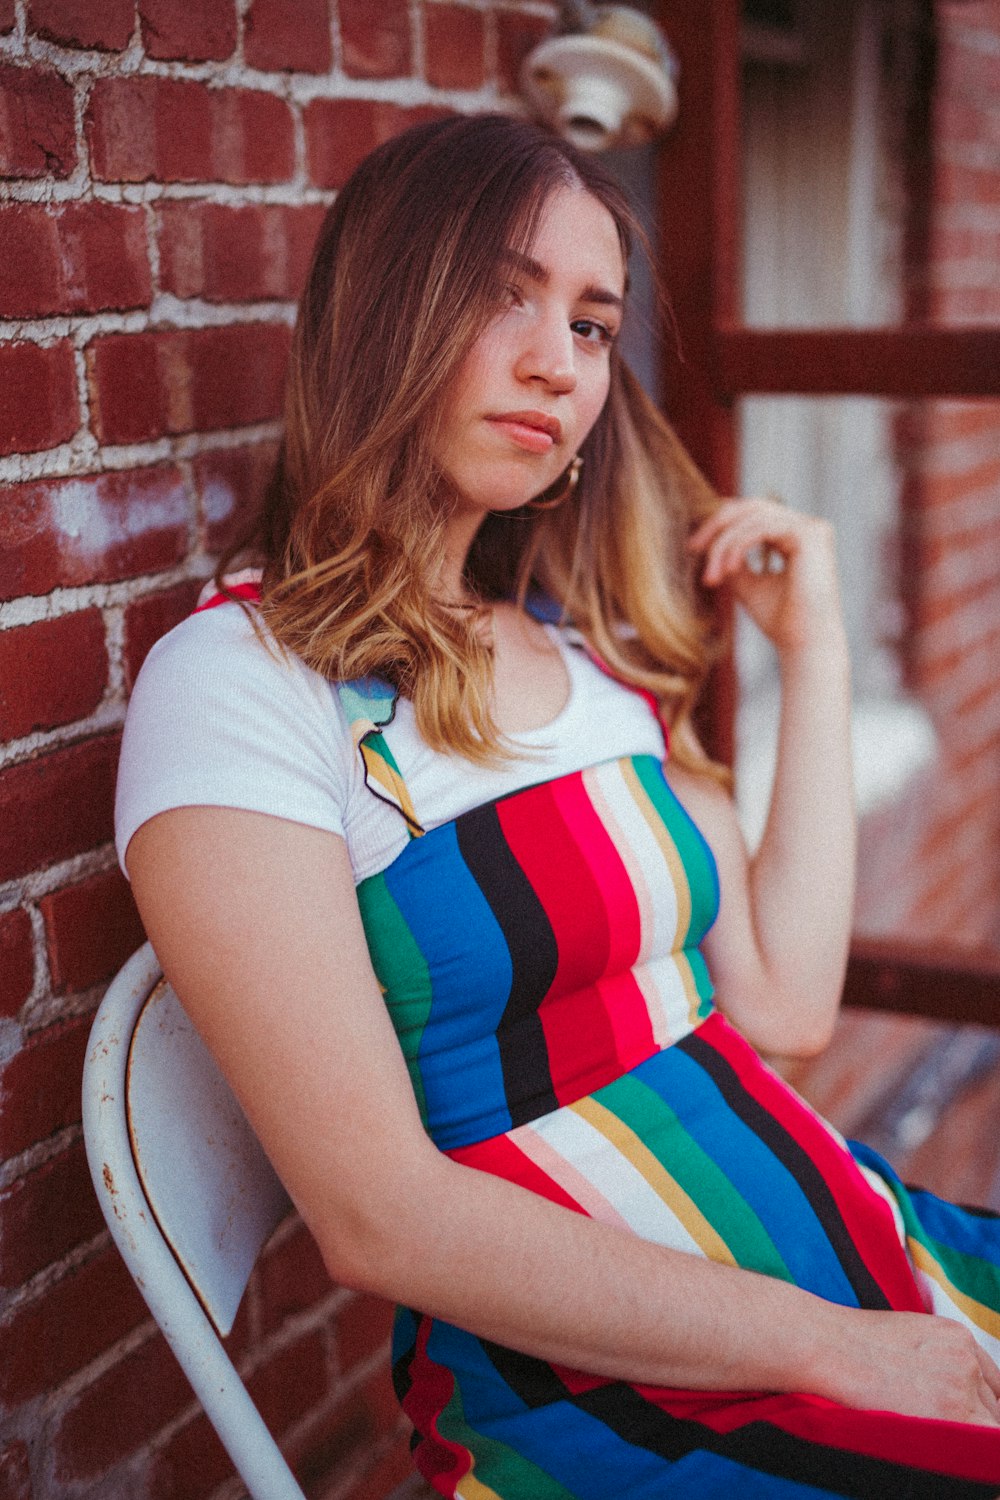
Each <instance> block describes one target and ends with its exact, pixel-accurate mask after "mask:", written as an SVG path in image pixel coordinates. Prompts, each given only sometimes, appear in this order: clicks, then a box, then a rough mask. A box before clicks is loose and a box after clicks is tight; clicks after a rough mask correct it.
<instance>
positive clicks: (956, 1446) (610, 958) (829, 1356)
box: [118, 117, 1000, 1500]
mask: <svg viewBox="0 0 1000 1500" xmlns="http://www.w3.org/2000/svg"><path fill="white" fill-rule="evenodd" d="M630 230H631V220H630V217H629V214H628V210H627V208H626V206H625V205H624V203H623V202H622V200H621V198H620V196H619V194H618V192H617V190H616V189H615V188H614V186H613V184H612V183H611V181H610V179H608V178H607V177H606V175H605V173H604V172H603V170H602V169H600V168H599V167H598V166H597V165H596V164H595V163H594V162H593V161H592V160H590V159H589V158H586V157H581V156H579V155H577V154H576V153H575V152H574V151H572V150H571V149H570V148H568V147H566V146H565V145H563V144H562V143H561V142H558V141H556V140H554V139H553V138H551V137H549V136H548V135H546V134H545V133H543V132H541V131H539V130H536V129H535V128H534V127H531V126H528V125H524V124H521V123H517V122H514V121H511V120H507V119H503V118H492V117H491V118H481V119H477V120H462V119H453V120H448V121H446V122H438V123H435V124H432V125H428V126H422V127H419V128H417V129H415V130H413V131H410V132H408V133H407V134H405V135H403V136H400V137H398V138H397V139H396V140H394V141H392V142H390V143H389V144H388V145H386V146H384V147H382V148H380V150H379V151H377V152H376V153H375V154H374V155H373V156H372V157H371V158H369V159H368V161H367V162H365V163H363V164H362V166H361V167H360V168H359V169H358V171H357V173H356V174H355V176H354V177H353V178H352V180H351V182H350V183H349V184H348V185H347V187H346V188H345V189H344V190H343V192H342V193H341V195H340V197H339V198H338V200H337V202H336V204H335V205H334V207H333V209H332V210H331V212H330V214H329V216H328V218H327V221H326V223H325V225H324V228H323V230H322V232H321V234H320V239H319V243H318V246H317V250H316V256H315V262H314V266H313V270H312V274H311V277H310V281H309V285H308V287H307V290H306V293H305V296H304V299H303V304H302V309H301V315H300V318H299V322H298V327H297V332H296V338H295V347H294V351H293V357H292V366H291V377H290V381H289V396H288V405H287V424H286V437H285V444H284V448H283V455H282V460H281V463H280V464H279V468H278V473H277V474H276V477H275V483H274V485H273V486H272V491H271V496H270V501H269V504H268V508H267V513H266V516H265V520H264V523H263V526H262V528H261V533H260V537H259V547H260V551H261V554H262V558H261V560H262V563H263V575H262V578H260V579H259V580H258V579H257V577H256V576H255V577H254V578H252V579H251V580H250V581H247V580H245V579H244V581H243V582H242V583H240V584H238V585H233V586H232V587H226V588H223V589H222V590H221V591H219V592H217V593H216V595H215V597H214V599H212V600H210V601H209V603H210V604H211V605H212V607H207V608H204V609H203V610H202V611H200V612H199V613H197V614H196V615H194V616H193V617H192V618H191V619H190V620H188V621H186V622H185V623H184V624H182V625H181V626H180V627H178V629H177V630H175V631H174V632H172V633H171V634H170V635H169V636H168V637H166V638H165V640H163V641H162V642H160V643H159V644H158V646H157V647H156V648H155V649H154V651H153V652H152V653H151V655H150V657H149V659H148V661H147V663H146V665H145V667H144V669H143V672H142V674H141V675H140V679H139V682H138V684H137V687H136V691H135V695H134V698H133V703H132V707H131V710H130V716H129V722H128V725H127V729H126V736H125V745H124V750H123V761H122V773H121V781H120V794H119V808H118V839H119V847H120V849H121V851H122V856H123V860H124V862H125V863H126V864H127V869H128V873H129V875H130V878H131V880H132V882H133V886H134V889H135V894H136V897H137V900H138V903H139V907H140V910H141V912H142V915H143V918H144V921H145V922H146V925H147V928H148V930H149V933H150V936H151V938H152V940H153V943H154V945H155V947H156V950H157V952H158V954H159V956H160V958H161V961H162V963H163V966H164V969H165V971H166V973H167V974H168V975H169V977H170V979H171V981H172V982H173V984H174V985H175V987H176V988H177V990H178V992H179V994H180V995H181V997H182V999H183V1000H184V1003H185V1005H186V1006H187V1007H188V1008H189V1010H190V1012H191V1014H192V1016H193V1017H194V1020H195V1022H196V1024H197V1025H198V1027H199V1029H200V1030H201V1031H202V1033H203V1034H204V1036H205V1037H206V1039H207V1041H208V1043H209V1045H210V1046H211V1047H212V1049H213V1051H214V1052H215V1054H216V1055H217V1057H218V1058H219V1060H220V1062H221V1064H222V1066H223V1068H224V1069H225V1071H226V1073H227V1074H228V1076H229V1078H230V1079H231V1081H232V1083H233V1085H234V1087H235V1089H236V1091H237V1093H238V1094H239V1096H240V1098H241V1099H242V1101H243V1103H244V1105H245V1107H246V1110H247V1113H248V1114H249V1116H250V1119H251V1121H252V1122H253V1124H254V1126H255V1128H256V1129H257V1131H258V1133H259V1134H260V1136H261V1138H262V1140H263V1141H264V1143H265V1145H266V1147H267V1150H268V1152H269V1153H270V1155H271V1157H272V1159H273V1160H274V1162H275V1165H276V1167H277V1169H278V1171H279V1173H280V1174H281V1176H282V1178H283V1180H284V1181H285V1183H286V1184H287V1186H288V1188H289V1191H290V1192H291V1195H292V1197H293V1199H294V1200H295V1202H296V1204H297V1205H298V1207H299V1208H300V1210H301V1212H302V1214H303V1216H304V1218H305V1220H306V1222H307V1224H308V1225H309V1227H310V1229H311V1230H312V1232H313V1234H314V1235H315V1237H316V1239H317V1241H318V1243H319V1245H320V1248H321V1250H322V1252H323V1255H324V1257H325V1260H326V1263H327V1265H328V1267H329V1269H330V1272H331V1275H333V1276H334V1277H335V1278H336V1279H337V1280H339V1281H341V1282H343V1283H346V1284H347V1285H350V1286H355V1287H362V1288H366V1289H368V1290H370V1291H373V1292H377V1293H380V1294H382V1295H385V1296H388V1297H392V1298H393V1299H395V1300H397V1301H398V1302H399V1303H401V1304H402V1310H401V1311H400V1313H399V1315H398V1318H397V1325H396V1335H395V1348H394V1358H395V1378H396V1384H397V1389H398V1391H399V1394H400V1397H401V1400H402V1402H403V1406H404V1408H405V1410H406V1411H407V1412H408V1414H409V1415H410V1417H411V1418H412V1420H413V1422H414V1425H415V1429H416V1435H415V1456H416V1460H417V1463H418V1466H419V1467H420V1469H421V1471H422V1472H423V1473H424V1474H425V1475H426V1476H427V1477H428V1478H429V1479H430V1480H431V1482H432V1483H433V1485H434V1487H435V1489H436V1490H437V1491H438V1492H439V1493H441V1494H443V1495H461V1496H464V1497H473V1496H475V1497H483V1496H498V1497H501V1500H514V1497H517V1500H529V1497H530V1500H546V1497H550V1496H551V1497H555V1496H560V1497H562V1496H587V1497H607V1500H611V1497H616V1500H617V1497H619V1496H644V1497H645V1496H657V1497H659V1496H673V1495H683V1496H685V1497H689V1496H695V1495H697V1496H715V1495H721V1494H723V1493H725V1494H726V1495H727V1496H728V1495H729V1494H730V1493H733V1492H735V1493H737V1494H740V1495H743V1494H747V1495H750V1494H752V1495H768V1496H772V1495H773V1496H775V1497H778V1496H781V1497H784V1496H798V1495H802V1496H805V1495H821V1494H822V1495H852V1496H866V1497H867V1496H875V1495H878V1496H904V1495H905V1496H918V1495H919V1496H922V1495H928V1496H930V1495H933V1496H952V1495H954V1496H983V1497H985V1496H988V1495H994V1494H995V1493H996V1492H997V1490H998V1489H1000V1422H998V1405H997V1396H998V1393H1000V1371H998V1369H997V1366H996V1365H995V1364H994V1362H993V1358H992V1357H991V1353H992V1354H995V1353H996V1351H997V1349H998V1347H1000V1346H998V1341H997V1333H998V1327H1000V1325H998V1316H997V1311H996V1309H997V1308H998V1306H1000V1283H998V1277H997V1271H996V1262H997V1258H998V1253H997V1252H998V1244H1000V1239H998V1235H997V1231H996V1225H995V1223H994V1221H993V1220H992V1219H988V1218H987V1217H986V1216H979V1215H969V1214H962V1213H960V1212H959V1211H956V1210H952V1209H950V1208H949V1207H947V1206H946V1205H942V1204H939V1203H938V1202H937V1201H936V1200H933V1199H929V1198H928V1197H927V1196H926V1195H921V1194H912V1195H911V1194H908V1193H907V1192H906V1191H905V1190H904V1189H903V1188H902V1187H901V1185H899V1184H898V1183H897V1182H896V1181H895V1180H894V1179H893V1178H892V1176H891V1174H890V1173H889V1171H888V1169H887V1168H884V1166H883V1164H881V1163H880V1162H879V1161H878V1160H877V1159H876V1158H874V1157H870V1156H868V1155H859V1156H855V1155H852V1154H851V1153H850V1152H849V1151H848V1150H847V1148H846V1147H845V1145H844V1143H843V1142H842V1141H841V1140H840V1139H839V1137H837V1136H836V1134H835V1133H834V1132H833V1131H832V1130H830V1129H829V1128H828V1127H826V1126H825V1125H824V1124H823V1123H822V1122H821V1121H819V1120H818V1119H817V1117H816V1116H815V1115H814V1114H813V1113H812V1112H811V1111H810V1110H809V1109H808V1108H807V1107H806V1106H805V1105H803V1104H802V1102H801V1101H800V1100H799V1099H798V1098H797V1097H796V1096H795V1095H794V1094H793V1093H792V1092H791V1091H790V1090H789V1089H787V1088H786V1087H785V1086H784V1085H783V1084H782V1083H781V1082H780V1080H778V1079H777V1078H776V1077H775V1076H774V1075H773V1074H771V1073H770V1072H769V1071H768V1070H767V1069H766V1068H765V1067H764V1066H763V1065H762V1064H761V1063H760V1062H759V1060H758V1059H757V1057H756V1055H755V1053H754V1052H753V1050H752V1047H753V1046H756V1047H760V1048H762V1049H764V1050H774V1051H780V1052H782V1053H785V1054H792V1053H809V1052H812V1051H815V1050H816V1049H818V1048H819V1047H821V1046H822V1045H823V1044H824V1043H825V1041H826V1040H827V1038H828V1036H829V1034H830V1029H831V1026H832V1023H833V1017H834V1012H835V1008H836V1004H837V997H838V993H839V990H840V986H841V981H842V977H843V968H844V961H845V953H846V948H847V942H848V930H849V921H850V909H851V894H852V868H853V857H854V839H853V832H852V828H853V819H852V809H851V790H850V770H849V750H848V715H849V688H848V660H847V650H846V646H845V641H844V632H843V627H842V623H841V619H840V613H839V607H838V603H837V590H836V581H835V576H834V561H833V543H832V538H831V535H830V532H829V529H828V528H827V527H826V526H825V525H823V524H822V523H820V522H817V521H814V520H811V519H809V518H806V517H803V516H798V515H795V514H794V513H791V512H787V511H785V510H783V509H781V508H780V507H778V506H776V505H775V504H773V503H771V502H768V501H763V500H747V501H733V502H726V503H723V504H716V503H715V502H714V501H713V500H712V498H711V497H710V495H709V494H708V493H707V491H706V490H705V488H704V486H703V484H702V483H701V481H700V480H699V479H698V476H697V475H696V474H695V473H694V471H693V470H692V468H691V466H690V464H689V463H688V462H687V460H686V459H685V458H684V456H683V455H682V453H681V452H680V451H679V449H678V447H677V445H676V442H675V441H674V439H673V438H672V437H671V435H670V433H669V431H668V430H667V429H666V428H665V426H664V425H663V424H662V422H661V421H660V419H659V418H658V417H657V415H656V414H655V413H654V412H653V411H652V410H651V408H650V407H649V405H648V404H647V403H646V402H645V400H644V398H643V397H642V395H641V392H640V391H639V389H638V387H637V385H636V383H635V382H634V380H633V379H632V378H631V377H630V376H629V374H628V372H627V370H626V369H625V367H624V365H623V364H622V363H621V360H620V358H619V356H618V353H617V350H616V347H615V341H616V338H617V335H618V332H619V329H620V326H621V320H622V316H623V311H624V300H625V292H626V286H625V283H626V264H627V252H628V245H629V236H630ZM581 460H582V467H581V462H580V461H581ZM762 555H763V556H767V557H772V558H775V559H777V562H778V564H779V566H778V567H776V568H771V567H766V568H763V569H760V568H758V569H757V570H755V569H754V567H753V566H752V565H751V564H752V562H753V560H754V558H755V557H759V556H762ZM696 572H697V573H698V574H699V575H700V580H701V582H702V583H703V584H704V585H705V587H706V588H707V589H708V590H712V589H715V588H717V587H718V586H719V585H720V584H723V583H726V584H729V585H730V586H731V587H732V588H733V590H734V591H735V593H736V596H737V598H738V599H739V601H740V602H741V604H742V605H743V606H744V607H745V608H746V609H747V610H749V612H750V614H751V615H752V617H753V618H754V619H755V620H756V622H757V623H758V625H759V626H760V627H761V628H762V629H763V630H764V632H765V633H766V634H767V635H768V636H769V637H770V639H771V640H772V641H773V642H774V644H775V646H776V648H777V651H778V655H779V659H780V662H781V669H782V681H783V704H782V714H781V734H780V751H779V761H778V772H777V778H776V782H775V788H774V794H773V800H772V805H771V809H770V816H769V820H768V824H767V829H766V832H765V835H764V839H763V842H762V844H761V846H760V850H759V852H758V853H757V855H756V856H755V857H754V858H753V859H752V860H750V859H748V857H747V855H746V852H745V849H744V846H743V843H742V840H741V837H740V835H739V832H738V829H737V825H736V821H735V817H734V814H733V808H732V803H731V800H730V798H729V795H728V793H727V791H726V790H725V786H724V784H723V777H722V776H721V773H719V772H718V770H717V769H716V768H714V767H712V766H711V765H710V764H709V763H708V761H707V760H706V758H705V757H704V755H703V753H702V752H701V751H700V749H699V747H698V745H697V741H696V739H695V737H694V735H693V733H692V730H691V724H690V714H691V709H692V706H693V703H694V700H695V698H696V696H697V693H698V690H699V688H700V686H701V684H702V681H703V679H704V675H705V672H706V669H707V663H708V655H709V652H708V637H707V634H706V628H705V623H704V620H703V618H702V617H701V615H700V613H699V610H698V608H697V600H696V585H695V577H694V575H695V573H696ZM568 621H572V627H571V626H570V625H568V624H567V622H568ZM668 729H669V735H670V749H671V753H670V759H669V761H667V763H666V767H664V757H665V748H666V746H665V742H666V731H667V730H668ZM716 911H717V915H716ZM706 965H707V967H706ZM709 974H711V980H710V979H709ZM713 984H714V987H715V994H716V1004H715V1006H713V1003H712V1000H711V995H712V986H713ZM931 1309H933V1310H936V1311H939V1312H942V1313H944V1314H945V1316H941V1317H928V1316H926V1313H927V1311H929V1310H931ZM963 1325H964V1326H963ZM957 1424H962V1425H957Z"/></svg>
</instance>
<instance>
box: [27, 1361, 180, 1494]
mask: <svg viewBox="0 0 1000 1500" xmlns="http://www.w3.org/2000/svg"><path fill="white" fill-rule="evenodd" d="M193 1399H194V1398H193V1396H192V1393H191V1387H190V1386H189V1385H188V1383H187V1380H186V1379H185V1377H184V1374H183V1372H182V1371H181V1367H180V1365H179V1364H178V1363H177V1361H176V1359H175V1358H174V1356H173V1355H172V1354H171V1352H170V1349H169V1347H168V1346H167V1344H166V1342H165V1341H164V1340H163V1339H162V1338H161V1337H159V1335H157V1336H156V1337H155V1338H153V1339H151V1340H150V1341H149V1342H148V1343H146V1344H143V1345H142V1347H141V1348H139V1349H137V1350H136V1351H135V1353H134V1354H130V1355H128V1356H127V1357H126V1358H125V1359H123V1360H121V1361H120V1362H119V1363H118V1364H116V1365H114V1366H113V1367H112V1368H111V1369H110V1370H108V1371H107V1373H106V1374H104V1375H102V1376H101V1377H100V1378H99V1379H98V1380H95V1381H94V1383H93V1384H92V1385H91V1386H89V1387H88V1388H87V1389H86V1390H85V1391H84V1392H83V1393H82V1394H81V1395H80V1396H79V1397H78V1398H77V1400H76V1401H75V1402H74V1403H73V1404H72V1405H71V1406H70V1407H69V1408H68V1410H67V1412H66V1415H65V1416H64V1417H63V1419H62V1421H61V1423H60V1424H59V1427H58V1430H57V1432H56V1435H55V1440H54V1443H53V1448H54V1453H55V1464H56V1473H57V1474H58V1476H59V1478H60V1479H66V1480H69V1479H92V1478H94V1477H95V1476H98V1475H101V1474H104V1473H106V1472H107V1471H108V1470H109V1469H111V1468H112V1467H113V1466H114V1465H115V1464H116V1463H118V1462H120V1460H121V1459H123V1458H126V1457H127V1456H128V1455H129V1454H130V1453H134V1452H135V1451H136V1450H137V1449H138V1448H141V1447H143V1446H144V1445H145V1444H146V1443H148V1441H149V1439H150V1438H151V1437H153V1436H154V1434H155V1433H157V1432H158V1431H159V1430H160V1428H161V1427H164V1426H165V1425H166V1423H167V1422H170V1421H172V1420H173V1418H174V1417H176V1416H177V1415H178V1413H179V1412H180V1411H181V1410H182V1409H183V1408H184V1407H185V1406H186V1405H187V1404H188V1403H189V1402H191V1401H192V1400H193Z"/></svg>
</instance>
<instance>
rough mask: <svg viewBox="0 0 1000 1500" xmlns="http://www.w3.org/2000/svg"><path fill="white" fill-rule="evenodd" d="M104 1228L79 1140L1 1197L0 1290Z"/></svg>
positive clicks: (19, 1281) (21, 1178) (20, 1179)
mask: <svg viewBox="0 0 1000 1500" xmlns="http://www.w3.org/2000/svg"><path fill="white" fill-rule="evenodd" d="M103 1227H104V1218H103V1215H102V1214H101V1209H100V1205H99V1203H98V1201H97V1195H96V1193H95V1192H94V1187H93V1183H92V1182H91V1180H90V1172H89V1170H88V1167H87V1156H86V1152H85V1150H84V1146H83V1142H82V1141H79V1142H77V1143H76V1145H73V1146H70V1147H69V1149H68V1150H66V1151H63V1152H61V1153H60V1154H59V1155H58V1156H56V1157H53V1158H52V1160H51V1161H47V1162H45V1163H44V1165H43V1166H41V1167H37V1168H36V1169H35V1171H33V1172H29V1173H28V1174H27V1176H26V1177H19V1178H18V1179H17V1180H16V1181H15V1182H13V1183H11V1185H10V1187H8V1188H6V1189H5V1190H4V1192H3V1193H0V1286H6V1287H16V1286H21V1285H23V1283H24V1282H26V1281H28V1280H29V1279H30V1278H31V1277H32V1276H35V1275H37V1273H38V1272H39V1271H41V1270H44V1268H45V1267H46V1266H51V1265H54V1264H55V1263H56V1262H57V1261H59V1260H61V1259H62V1257H63V1256H64V1255H66V1254H67V1253H68V1252H69V1251H70V1250H73V1249H75V1247H76V1246H77V1245H81V1244H83V1243H84V1242H85V1241H87V1240H89V1239H93V1237H94V1235H96V1234H98V1233H99V1232H100V1230H101V1229H102V1228H103ZM0 1493H2V1491H0Z"/></svg>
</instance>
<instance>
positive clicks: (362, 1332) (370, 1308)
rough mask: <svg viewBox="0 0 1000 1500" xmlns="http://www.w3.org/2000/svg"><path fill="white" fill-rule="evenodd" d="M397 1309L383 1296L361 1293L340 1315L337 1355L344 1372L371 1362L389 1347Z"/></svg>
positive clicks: (346, 1305) (353, 1298)
mask: <svg viewBox="0 0 1000 1500" xmlns="http://www.w3.org/2000/svg"><path fill="white" fill-rule="evenodd" d="M392 1317H393V1308H392V1303H391V1302H386V1301H385V1299H384V1298H382V1297H373V1296H369V1295H368V1294H367V1293H361V1292H359V1293H358V1294H357V1295H356V1296H354V1297H352V1298H351V1300H350V1301H349V1302H348V1303H346V1304H345V1306H344V1307H342V1308H341V1309H340V1311H339V1312H338V1314H337V1352H338V1354H339V1356H340V1358H339V1365H340V1369H341V1371H342V1372H345V1371H347V1370H350V1369H352V1368H353V1366H354V1365H357V1364H360V1363H361V1362H362V1361H363V1360H367V1359H371V1357H372V1355H373V1354H375V1353H376V1352H377V1351H378V1350H379V1349H381V1348H382V1347H383V1346H386V1345H387V1344H388V1340H389V1335H390V1334H391V1332H392Z"/></svg>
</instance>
